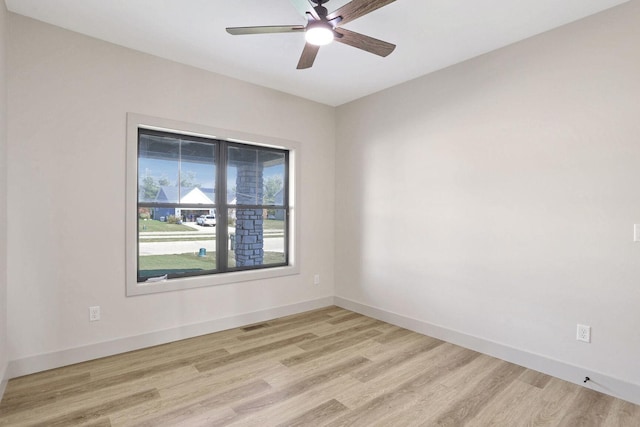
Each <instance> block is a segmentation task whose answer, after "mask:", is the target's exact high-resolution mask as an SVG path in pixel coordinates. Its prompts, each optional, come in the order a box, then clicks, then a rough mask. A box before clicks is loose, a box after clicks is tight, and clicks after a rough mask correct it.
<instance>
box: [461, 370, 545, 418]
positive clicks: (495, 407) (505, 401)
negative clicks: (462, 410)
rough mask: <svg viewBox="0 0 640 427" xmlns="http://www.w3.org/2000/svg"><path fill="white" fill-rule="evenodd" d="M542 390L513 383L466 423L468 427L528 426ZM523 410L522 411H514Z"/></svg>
mask: <svg viewBox="0 0 640 427" xmlns="http://www.w3.org/2000/svg"><path fill="white" fill-rule="evenodd" d="M540 393H542V390H541V389H540V388H538V387H535V386H532V385H530V384H527V383H525V382H523V381H513V382H512V383H511V384H509V385H508V386H507V387H506V388H504V389H503V390H502V392H500V393H498V394H497V395H496V396H495V398H494V399H492V400H491V401H490V402H488V403H487V404H486V405H484V407H483V408H481V409H480V411H479V412H478V413H477V414H476V415H475V416H473V417H472V419H471V420H469V421H467V422H466V424H465V425H466V426H467V427H489V426H496V427H497V426H514V427H515V426H521V425H527V423H528V421H527V419H528V415H529V410H528V407H529V405H530V403H531V402H533V401H535V400H536V399H537V398H538V397H539V395H540ZM514 408H522V409H523V410H522V411H519V410H514Z"/></svg>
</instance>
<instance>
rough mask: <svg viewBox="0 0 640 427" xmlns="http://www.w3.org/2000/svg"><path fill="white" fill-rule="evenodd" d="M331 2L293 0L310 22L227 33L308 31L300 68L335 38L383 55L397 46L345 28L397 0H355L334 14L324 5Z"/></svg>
mask: <svg viewBox="0 0 640 427" xmlns="http://www.w3.org/2000/svg"><path fill="white" fill-rule="evenodd" d="M328 1H329V0H291V2H292V3H293V5H294V6H295V8H296V9H297V10H298V12H300V14H302V15H303V16H304V17H305V18H306V19H307V25H273V26H260V27H229V28H227V32H228V33H229V34H233V35H244V34H270V33H297V32H304V33H305V39H306V44H305V46H304V49H303V50H302V55H301V56H300V61H298V66H297V68H298V69H299V70H301V69H304V68H310V67H311V66H312V65H313V62H314V61H315V59H316V55H317V54H318V50H319V49H320V46H323V45H326V44H329V43H331V42H332V41H334V40H335V41H337V42H340V43H344V44H346V45H349V46H353V47H355V48H358V49H362V50H364V51H367V52H370V53H373V54H375V55H378V56H382V57H384V56H387V55H389V54H390V53H391V52H393V50H394V49H395V48H396V46H395V45H394V44H391V43H387V42H385V41H382V40H378V39H374V38H373V37H369V36H365V35H364V34H359V33H355V32H353V31H349V30H347V29H345V28H341V26H342V25H344V24H346V23H347V22H350V21H353V20H354V19H357V18H360V17H361V16H364V15H366V14H367V13H370V12H373V11H374V10H376V9H379V8H381V7H383V6H386V5H388V4H389V3H393V2H394V1H395V0H353V1H351V2H350V3H347V4H345V5H344V6H342V7H341V8H339V9H337V10H335V11H333V12H331V13H328V11H327V8H325V7H324V6H323V4H325V3H327V2H328Z"/></svg>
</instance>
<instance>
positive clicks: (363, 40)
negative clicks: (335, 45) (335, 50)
mask: <svg viewBox="0 0 640 427" xmlns="http://www.w3.org/2000/svg"><path fill="white" fill-rule="evenodd" d="M334 31H335V32H336V33H338V34H341V35H342V37H340V38H338V37H336V38H335V39H334V40H335V41H337V42H340V43H344V44H348V45H349V46H353V47H356V48H358V49H362V50H365V51H367V52H370V53H373V54H374V55H378V56H383V57H384V56H387V55H389V54H390V53H391V52H393V50H394V49H395V48H396V45H395V44H391V43H387V42H385V41H382V40H378V39H374V38H373V37H369V36H365V35H364V34H360V33H354V32H353V31H349V30H347V29H345V28H336V29H335V30H334Z"/></svg>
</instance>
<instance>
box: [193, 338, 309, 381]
mask: <svg viewBox="0 0 640 427" xmlns="http://www.w3.org/2000/svg"><path fill="white" fill-rule="evenodd" d="M313 338H317V336H316V335H314V334H310V333H306V334H301V335H296V336H295V337H292V338H286V339H283V340H279V341H275V342H272V343H270V344H265V345H261V346H258V347H253V348H251V349H248V350H245V351H241V352H238V353H233V354H229V355H227V356H224V357H219V358H216V359H212V360H207V361H203V362H201V363H196V365H195V366H196V369H198V370H199V371H200V372H205V371H210V370H212V369H216V368H217V367H220V366H223V365H228V364H230V363H237V362H242V361H245V360H247V359H250V358H253V357H257V356H264V354H265V353H268V352H270V351H273V350H278V349H280V348H282V347H286V346H289V345H294V344H297V343H300V342H302V341H305V340H310V339H313Z"/></svg>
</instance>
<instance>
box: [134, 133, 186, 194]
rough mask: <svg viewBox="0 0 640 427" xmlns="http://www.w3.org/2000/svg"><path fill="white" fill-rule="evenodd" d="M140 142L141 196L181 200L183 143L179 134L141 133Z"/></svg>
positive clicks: (139, 176)
mask: <svg viewBox="0 0 640 427" xmlns="http://www.w3.org/2000/svg"><path fill="white" fill-rule="evenodd" d="M139 141H140V142H139V144H138V199H139V201H141V202H169V203H177V202H178V187H177V186H178V170H179V165H178V158H179V145H178V143H177V140H176V139H175V138H171V137H161V136H155V135H145V134H141V135H140V139H139Z"/></svg>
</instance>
